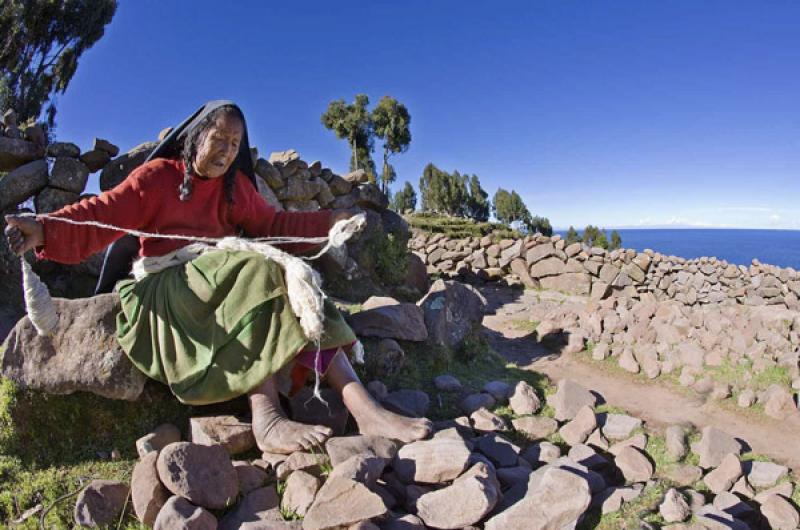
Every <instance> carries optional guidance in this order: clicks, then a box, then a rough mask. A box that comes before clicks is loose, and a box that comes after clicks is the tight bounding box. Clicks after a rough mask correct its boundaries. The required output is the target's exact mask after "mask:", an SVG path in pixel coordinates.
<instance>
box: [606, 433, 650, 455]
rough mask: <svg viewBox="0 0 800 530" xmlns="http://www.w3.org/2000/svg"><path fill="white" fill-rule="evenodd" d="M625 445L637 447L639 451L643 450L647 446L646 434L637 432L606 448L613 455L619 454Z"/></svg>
mask: <svg viewBox="0 0 800 530" xmlns="http://www.w3.org/2000/svg"><path fill="white" fill-rule="evenodd" d="M626 447H633V448H635V449H639V450H640V451H644V450H645V448H646V447H647V435H646V434H644V433H639V434H637V435H635V436H631V437H630V438H628V439H627V440H622V441H621V442H617V443H615V444H614V445H612V446H611V447H609V448H608V452H609V453H611V454H612V455H614V456H619V454H620V452H622V450H623V449H625V448H626Z"/></svg>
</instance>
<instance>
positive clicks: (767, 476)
mask: <svg viewBox="0 0 800 530" xmlns="http://www.w3.org/2000/svg"><path fill="white" fill-rule="evenodd" d="M748 465H749V466H750V472H749V473H748V474H747V481H748V482H749V483H750V485H751V486H753V487H754V488H771V487H772V486H774V485H775V484H777V483H778V482H779V481H781V480H782V479H783V478H784V477H785V476H786V475H787V474H788V473H789V469H788V468H787V467H786V466H781V465H778V464H773V463H772V462H758V461H752V462H750V463H749V464H748Z"/></svg>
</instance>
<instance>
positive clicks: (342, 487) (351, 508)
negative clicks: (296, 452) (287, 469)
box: [303, 478, 388, 530]
mask: <svg viewBox="0 0 800 530" xmlns="http://www.w3.org/2000/svg"><path fill="white" fill-rule="evenodd" d="M387 511H388V510H387V508H386V504H385V503H384V502H383V499H381V497H380V496H379V495H376V494H375V493H372V492H371V491H370V490H369V489H368V488H367V487H366V486H365V485H363V484H361V483H360V482H355V481H353V480H348V479H345V478H334V479H330V480H328V481H327V482H325V484H324V485H323V486H322V488H320V490H319V492H318V493H317V496H316V499H315V500H314V503H313V504H312V505H311V507H310V508H309V510H308V512H307V513H306V516H305V518H304V519H303V529H304V530H323V529H330V528H337V527H340V526H345V525H350V524H353V523H357V522H359V521H363V520H367V519H372V518H373V517H380V516H382V515H384V514H385V513H386V512H387Z"/></svg>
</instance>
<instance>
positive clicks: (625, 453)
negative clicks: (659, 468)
mask: <svg viewBox="0 0 800 530" xmlns="http://www.w3.org/2000/svg"><path fill="white" fill-rule="evenodd" d="M614 463H615V464H616V465H617V467H618V468H619V470H620V471H621V472H622V476H624V477H625V481H626V482H629V483H633V482H647V481H648V480H650V478H651V477H652V476H653V471H654V469H653V464H652V463H651V462H650V460H649V459H648V458H647V456H645V455H644V453H642V451H640V450H639V449H636V448H634V447H626V448H624V449H623V450H622V451H620V453H619V454H618V455H617V458H616V459H615V460H614Z"/></svg>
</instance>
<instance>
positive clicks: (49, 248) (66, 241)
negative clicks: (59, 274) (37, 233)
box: [36, 164, 159, 264]
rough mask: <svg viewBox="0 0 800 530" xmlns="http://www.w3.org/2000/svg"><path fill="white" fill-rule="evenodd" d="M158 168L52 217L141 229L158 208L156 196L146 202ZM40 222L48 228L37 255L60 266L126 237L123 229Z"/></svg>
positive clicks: (145, 168) (133, 175) (140, 171)
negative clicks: (148, 184)
mask: <svg viewBox="0 0 800 530" xmlns="http://www.w3.org/2000/svg"><path fill="white" fill-rule="evenodd" d="M158 169H159V167H158V165H156V164H146V165H144V166H140V167H139V168H137V169H136V170H134V171H133V172H132V173H131V174H130V175H128V177H127V178H126V179H125V180H124V181H122V182H121V183H120V184H119V185H117V186H116V187H115V188H113V189H111V190H109V191H106V192H103V193H101V194H100V195H98V196H97V197H90V198H87V199H83V200H81V201H79V202H76V203H74V204H70V205H68V206H65V207H64V208H62V209H60V210H58V211H56V212H54V213H51V214H48V217H57V218H62V219H71V220H73V221H96V222H100V223H103V224H109V225H114V226H118V227H120V228H127V229H137V228H141V227H142V226H144V225H145V223H146V222H147V220H148V219H149V218H150V217H151V216H152V214H153V212H154V211H155V210H156V209H157V201H155V200H153V199H154V198H153V197H150V198H149V200H145V188H146V187H147V182H148V181H150V180H151V179H150V177H151V176H152V173H153V172H154V171H157V170H158ZM38 219H39V221H40V222H41V223H42V225H43V227H44V246H43V247H42V248H40V249H39V250H38V251H37V252H36V256H37V257H38V258H39V259H48V260H52V261H57V262H60V263H67V264H72V263H80V262H81V261H83V260H85V259H86V258H88V257H89V256H91V255H92V254H95V253H97V252H99V251H100V250H102V249H104V248H105V247H107V246H108V245H110V244H111V243H113V242H114V241H116V240H117V239H119V238H120V237H122V236H123V235H125V234H124V232H121V231H119V230H111V229H107V228H99V227H95V226H87V225H74V224H70V223H66V222H63V221H56V220H53V219H48V218H47V217H39V218H38Z"/></svg>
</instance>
